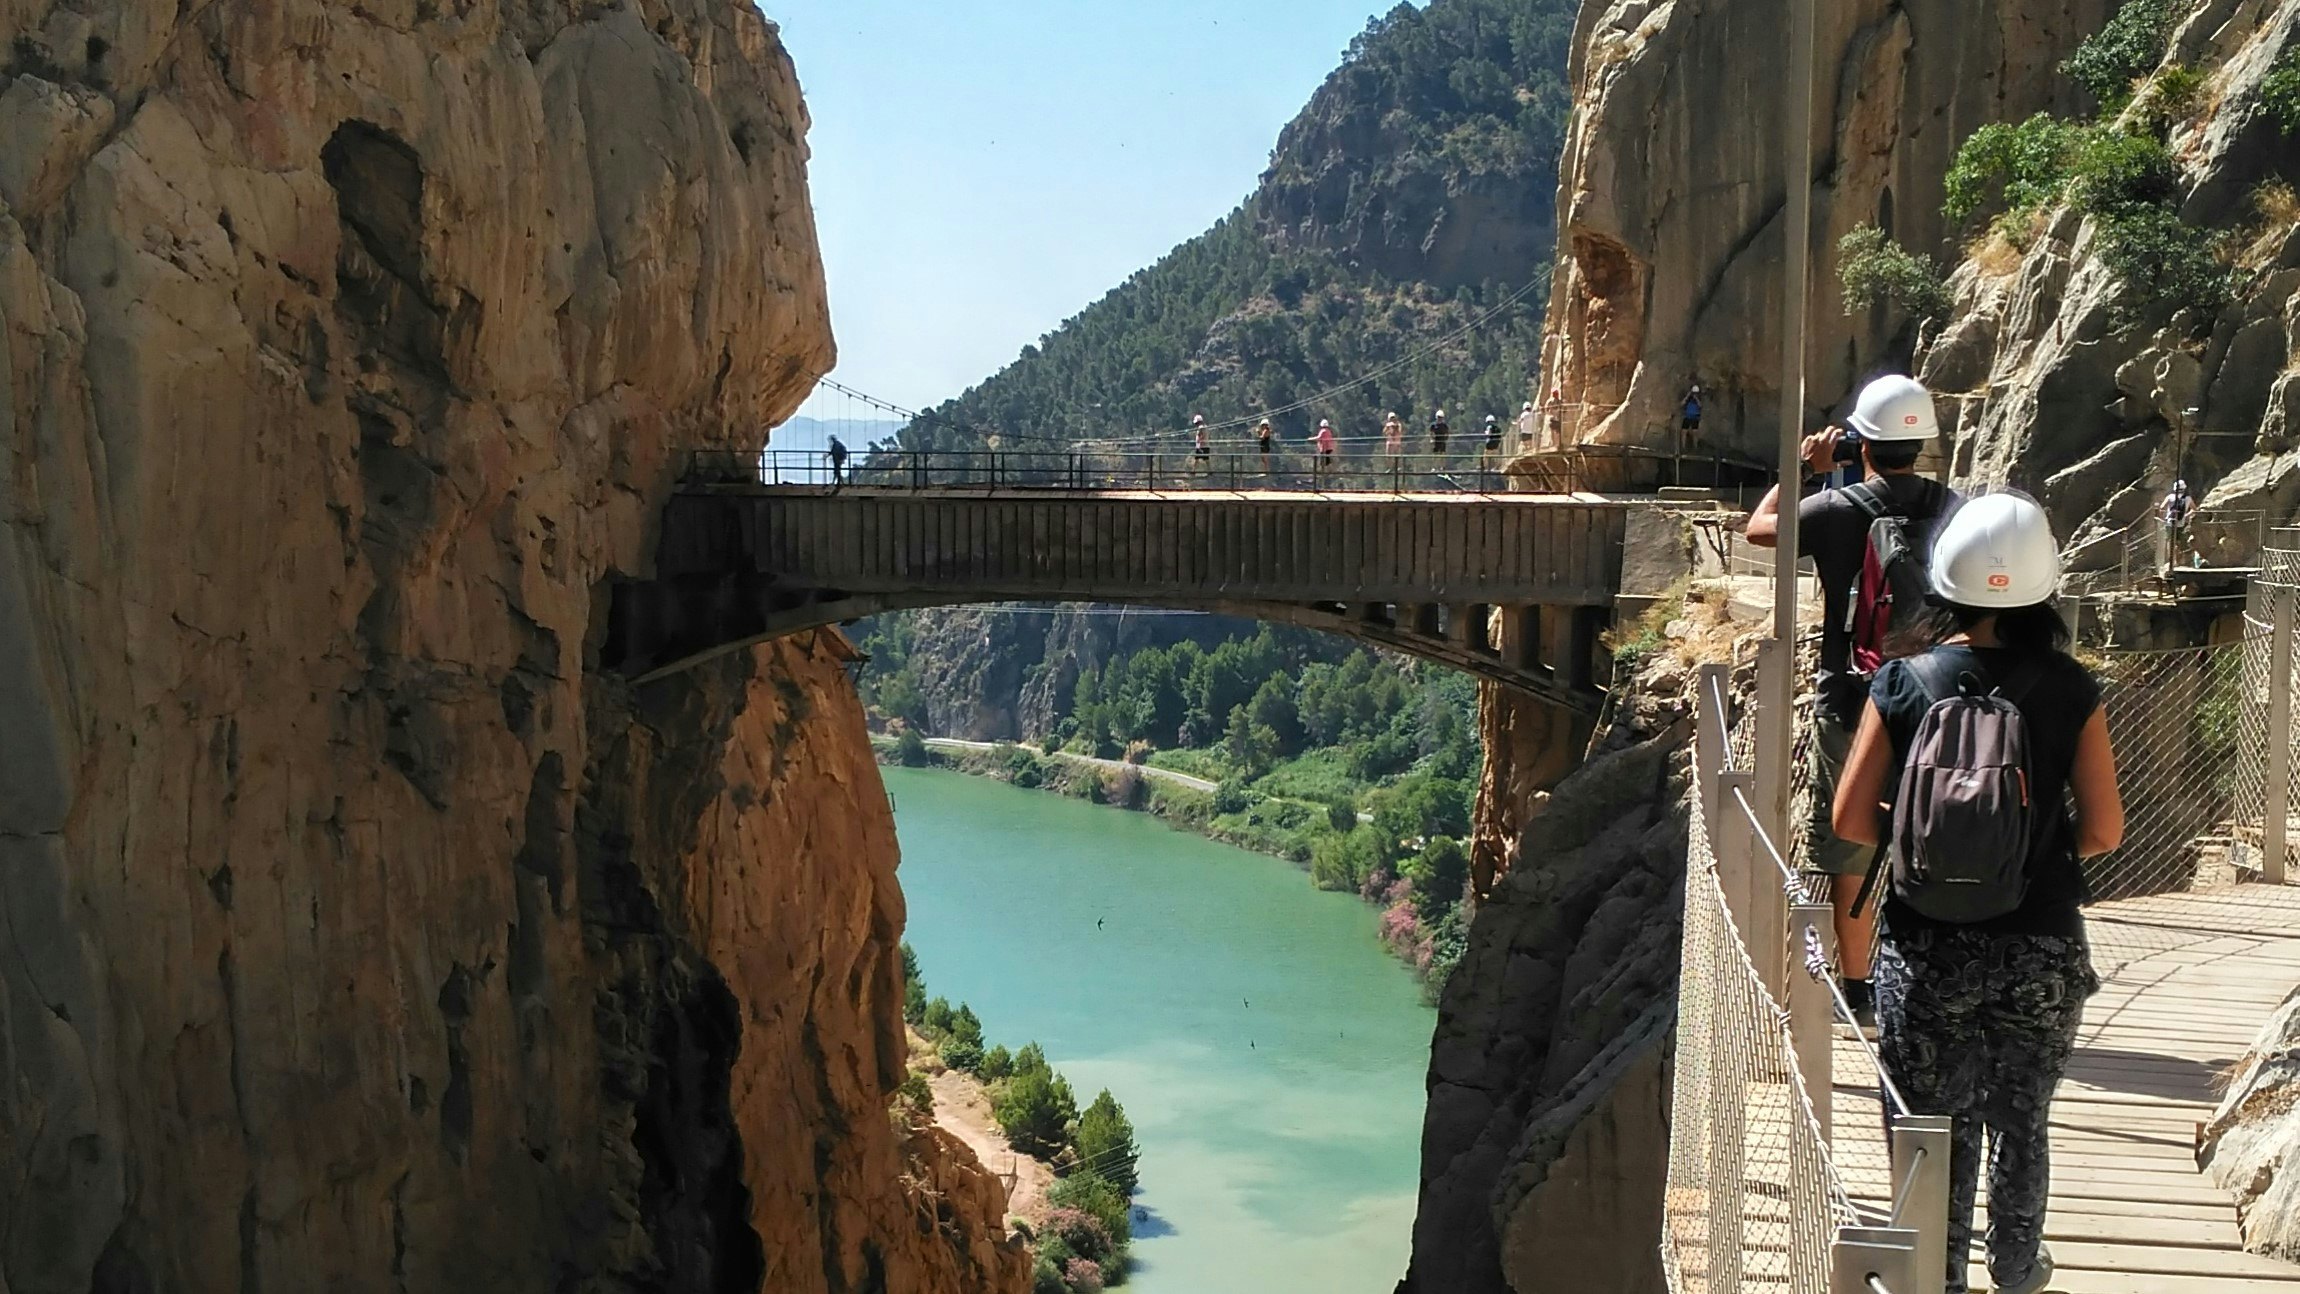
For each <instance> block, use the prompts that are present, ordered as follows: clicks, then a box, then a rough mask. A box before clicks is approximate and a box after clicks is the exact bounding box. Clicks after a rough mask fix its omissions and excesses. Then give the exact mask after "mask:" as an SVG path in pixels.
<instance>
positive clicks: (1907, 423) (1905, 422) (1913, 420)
mask: <svg viewBox="0 0 2300 1294" xmlns="http://www.w3.org/2000/svg"><path fill="white" fill-rule="evenodd" d="M1901 425H1902V426H1904V427H1914V426H1916V425H1917V415H1915V414H1913V413H1912V414H1909V415H1908V416H1906V417H1904V418H1902V419H1901Z"/></svg>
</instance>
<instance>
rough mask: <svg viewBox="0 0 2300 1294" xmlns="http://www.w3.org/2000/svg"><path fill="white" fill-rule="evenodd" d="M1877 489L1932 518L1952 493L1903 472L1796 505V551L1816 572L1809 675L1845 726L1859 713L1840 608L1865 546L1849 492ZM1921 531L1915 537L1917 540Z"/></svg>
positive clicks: (1857, 576)
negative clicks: (1817, 634) (1817, 638)
mask: <svg viewBox="0 0 2300 1294" xmlns="http://www.w3.org/2000/svg"><path fill="white" fill-rule="evenodd" d="M1872 484H1873V485H1874V486H1875V487H1877V488H1882V489H1883V490H1884V491H1885V494H1886V496H1887V497H1888V498H1889V499H1891V501H1892V504H1893V507H1892V511H1893V512H1894V513H1895V514H1897V515H1900V516H1906V517H1925V518H1931V517H1937V516H1939V515H1941V514H1942V513H1944V512H1946V511H1948V508H1949V505H1950V504H1951V503H1952V502H1954V501H1955V499H1956V495H1955V494H1954V493H1952V492H1951V491H1950V490H1949V489H1948V488H1947V487H1945V486H1943V485H1941V483H1940V482H1938V481H1933V480H1929V479H1927V478H1925V477H1922V476H1918V475H1916V474H1914V473H1909V472H1896V473H1894V474H1893V475H1891V476H1879V477H1876V478H1874V480H1873V482H1870V481H1864V482H1862V483H1860V484H1858V485H1848V486H1846V487H1844V488H1843V489H1836V490H1823V491H1821V492H1820V493H1818V494H1811V495H1807V496H1806V497H1805V498H1804V499H1803V500H1802V501H1800V502H1799V503H1798V504H1797V555H1798V556H1799V557H1810V558H1812V559H1813V566H1814V569H1815V570H1817V571H1818V572H1819V573H1820V577H1821V669H1820V674H1819V676H1818V677H1817V679H1816V680H1815V681H1816V683H1817V685H1818V690H1819V692H1820V696H1821V700H1822V702H1823V703H1824V704H1826V705H1828V706H1829V707H1830V709H1831V710H1833V711H1834V712H1835V713H1836V715H1837V717H1838V718H1839V719H1840V720H1842V721H1843V722H1844V724H1845V726H1846V727H1848V728H1850V727H1852V726H1853V725H1854V724H1855V723H1856V722H1857V721H1858V720H1859V719H1860V716H1861V702H1862V701H1863V700H1864V699H1866V698H1865V697H1864V695H1863V689H1862V687H1861V681H1860V679H1859V678H1858V677H1856V676H1855V675H1854V674H1853V628H1852V625H1851V624H1850V623H1848V621H1849V619H1850V617H1849V616H1847V615H1846V610H1847V608H1848V606H1849V605H1850V604H1851V602H1852V600H1853V589H1854V586H1855V585H1857V584H1858V583H1860V580H1861V558H1862V556H1863V555H1864V554H1866V553H1867V552H1868V550H1869V523H1870V518H1869V514H1868V513H1866V512H1863V511H1862V510H1861V505H1860V504H1858V503H1856V502H1854V500H1853V498H1852V494H1853V491H1855V490H1867V489H1870V488H1872ZM1921 538H1922V537H1921V536H1920V537H1919V539H1920V541H1921Z"/></svg>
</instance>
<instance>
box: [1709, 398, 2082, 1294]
mask: <svg viewBox="0 0 2300 1294" xmlns="http://www.w3.org/2000/svg"><path fill="white" fill-rule="evenodd" d="M1690 416H1694V417H1697V416H1698V415H1697V414H1691V415H1690ZM1938 432H1939V424H1938V420H1937V416H1936V413H1935V410H1934V407H1933V401H1932V397H1931V395H1930V394H1929V393H1928V392H1927V391H1926V390H1925V389H1924V387H1922V386H1921V385H1919V384H1918V383H1917V382H1915V381H1913V380H1911V379H1909V378H1906V377H1887V378H1882V379H1880V380H1878V381H1876V382H1874V383H1872V384H1870V385H1869V386H1868V387H1867V388H1865V389H1864V390H1863V391H1862V392H1861V393H1860V395H1859V397H1858V400H1857V402H1856V406H1855V408H1854V410H1853V412H1852V414H1851V415H1850V416H1849V417H1848V418H1846V419H1845V422H1844V425H1843V426H1842V427H1841V428H1840V427H1830V428H1826V429H1824V430H1822V431H1819V432H1817V433H1814V434H1813V435H1811V436H1808V437H1807V438H1806V439H1805V441H1804V444H1803V451H1804V452H1803V458H1804V465H1805V470H1806V472H1807V480H1808V481H1810V480H1812V479H1813V478H1817V477H1822V476H1826V475H1827V474H1829V473H1831V472H1833V471H1836V470H1839V469H1842V468H1844V467H1847V466H1850V465H1854V464H1857V465H1858V466H1859V467H1860V468H1861V469H1863V472H1864V476H1863V479H1861V480H1859V481H1858V482H1857V483H1855V484H1852V485H1849V486H1843V487H1839V488H1827V489H1819V490H1816V491H1813V492H1811V493H1807V492H1806V489H1805V485H1806V482H1784V483H1783V484H1782V485H1780V486H1777V487H1775V489H1774V490H1773V491H1772V492H1771V493H1769V494H1767V495H1766V496H1765V498H1764V499H1763V500H1762V501H1761V502H1760V503H1759V504H1758V506H1757V509H1756V511H1755V512H1754V513H1753V514H1752V515H1751V517H1750V520H1749V528H1748V537H1749V540H1750V542H1751V543H1753V544H1756V545H1759V546H1761V547H1774V546H1776V545H1777V544H1778V542H1779V539H1780V522H1781V509H1782V508H1783V507H1784V506H1788V505H1785V504H1784V503H1783V502H1782V500H1783V497H1784V494H1786V496H1787V497H1788V498H1789V499H1791V500H1792V501H1793V502H1794V506H1795V507H1796V509H1797V528H1796V533H1797V549H1798V552H1799V553H1800V554H1801V555H1803V556H1807V557H1810V558H1812V559H1813V562H1814V565H1815V566H1816V567H1817V568H1818V571H1819V575H1820V584H1821V590H1822V598H1823V611H1824V616H1825V619H1824V622H1823V629H1822V638H1821V653H1820V665H1819V672H1818V677H1817V678H1816V680H1815V683H1816V692H1817V700H1816V704H1815V706H1814V709H1813V719H1812V724H1813V734H1812V735H1813V745H1812V750H1813V758H1812V760H1811V762H1810V768H1809V777H1810V781H1811V791H1812V810H1811V813H1810V815H1809V818H1808V820H1807V821H1806V822H1805V823H1804V824H1803V830H1804V831H1805V834H1806V837H1807V839H1806V844H1807V848H1808V860H1809V861H1808V865H1809V866H1810V867H1811V868H1812V869H1813V870H1815V871H1818V872H1822V873H1825V874H1827V875H1828V876H1829V878H1830V899H1831V904H1832V906H1833V907H1834V909H1835V927H1836V943H1837V957H1838V963H1837V965H1838V970H1839V972H1840V974H1841V991H1842V995H1843V997H1844V999H1845V1001H1846V1003H1847V1005H1848V1007H1849V1008H1850V1009H1851V1010H1852V1011H1853V1012H1854V1013H1855V1015H1856V1017H1857V1020H1858V1022H1859V1024H1860V1026H1861V1027H1864V1028H1873V1029H1874V1030H1875V1032H1876V1035H1877V1043H1878V1047H1877V1050H1878V1055H1879V1058H1880V1060H1881V1063H1882V1064H1883V1066H1884V1069H1885V1072H1886V1074H1887V1076H1888V1077H1890V1079H1891V1080H1892V1083H1893V1085H1894V1087H1895V1088H1896V1089H1897V1090H1898V1091H1899V1093H1900V1094H1901V1097H1902V1099H1903V1100H1904V1101H1905V1102H1906V1104H1907V1107H1908V1110H1909V1112H1910V1113H1912V1114H1917V1115H1948V1116H1950V1117H1951V1118H1952V1119H1953V1121H1954V1129H1955V1132H1954V1137H1953V1141H1952V1148H1951V1153H1950V1165H1949V1167H1950V1182H1951V1198H1950V1203H1949V1220H1948V1244H1949V1252H1948V1268H1947V1271H1948V1286H1947V1288H1948V1289H1949V1290H1950V1291H1951V1292H1952V1294H1962V1291H1964V1290H1965V1289H1966V1262H1967V1255H1968V1253H1969V1251H1970V1246H1971V1243H1972V1238H1973V1219H1972V1215H1973V1203H1974V1197H1975V1191H1976V1187H1977V1183H1978V1181H1979V1175H1980V1170H1981V1165H1982V1162H1983V1134H1984V1132H1985V1133H1986V1136H1987V1139H1988V1141H1989V1142H1990V1143H1992V1145H1993V1149H1992V1150H1991V1151H1990V1153H1989V1154H1988V1157H1987V1164H1988V1170H1989V1225H1988V1230H1987V1250H1988V1255H1987V1257H1988V1268H1989V1272H1990V1275H1991V1278H1992V1283H1993V1285H1994V1288H1995V1289H1997V1290H1998V1291H2000V1292H2002V1294H2034V1292H2035V1291H2039V1290H2042V1289H2044V1288H2045V1286H2046V1283H2047V1282H2048V1281H2049V1280H2050V1278H2051V1276H2052V1271H2053V1264H2052V1257H2051V1254H2050V1253H2049V1252H2048V1251H2047V1250H2046V1249H2045V1248H2044V1246H2043V1242H2042V1238H2043V1231H2044V1221H2045V1208H2046V1200H2047V1196H2048V1194H2049V1190H2048V1187H2049V1157H2048V1149H2047V1132H2046V1122H2047V1118H2048V1111H2049V1107H2050V1103H2051V1100H2052V1096H2053V1091H2054V1089H2055V1088H2056V1087H2057V1086H2058V1085H2059V1083H2060V1079H2061V1075H2062V1073H2063V1072H2064V1071H2065V1070H2066V1069H2067V1066H2068V1062H2069V1057H2070V1054H2071V1051H2072V1050H2073V1048H2074V1046H2075V1043H2076V1036H2077V1029H2078V1026H2079V1024H2080V1023H2081V1021H2082V1019H2083V1014H2084V1003H2085V999H2086V998H2088V997H2090V996H2091V995H2092V994H2093V992H2094V991H2096V990H2097V989H2098V988H2099V984H2100V981H2099V979H2098V978H2097V976H2096V975H2095V974H2094V971H2093V966H2092V961H2091V955H2090V950H2089V947H2088V945H2087V943H2086V939H2085V927H2084V919H2083V916H2082V915H2081V912H2080V906H2081V905H2082V904H2084V903H2085V902H2087V901H2088V899H2089V893H2088V889H2087V885H2086V880H2085V874H2084V862H2085V860H2087V859H2091V858H2094V857H2097V856H2099V855H2101V854H2105V853H2107V852H2109V851H2111V850H2113V849H2115V848H2116V847H2117V846H2118V844H2119V843H2121V841H2122V839H2123V833H2124V810H2123V804H2122V801H2121V800H2120V799H2119V796H2118V793H2117V786H2116V760H2115V756H2114V753H2113V752H2112V751H2111V749H2110V745H2109V734H2108V724H2107V720H2106V718H2105V716H2104V714H2103V711H2102V710H2101V706H2100V700H2101V688H2100V684H2099V682H2098V681H2097V680H2096V679H2095V678H2094V677H2093V676H2092V675H2091V674H2090V673H2089V672H2088V671H2087V670H2086V669H2085V667H2084V666H2083V665H2081V664H2080V663H2078V661H2077V660H2076V659H2075V658H2074V657H2073V656H2071V655H2070V654H2069V651H2068V648H2069V645H2070V635H2069V629H2068V627H2067V625H2066V624H2065V623H2063V621H2062V619H2061V617H2060V614H2059V612H2058V611H2057V610H2056V609H2055V606H2054V597H2055V593H2056V591H2057V589H2058V586H2059V583H2060V573H2061V556H2060V548H2059V544H2058V542H2057V541H2056V540H2055V538H2054V536H2053V533H2052V528H2051V526H2050V524H2049V523H2048V521H2047V519H2046V516H2045V513H2044V510H2043V509H2042V508H2041V507H2039V506H2038V505H2037V503H2036V501H2035V500H2033V499H2030V498H2028V497H2027V496H2025V495H2022V494H2020V493H2017V492H2012V491H2000V492H1992V493H1986V494H1980V495H1977V496H1976V497H1972V498H1963V497H1960V496H1959V495H1958V494H1957V493H1956V492H1955V491H1952V490H1950V489H1948V488H1946V487H1945V486H1943V485H1941V484H1939V483H1938V482H1935V481H1933V480H1930V479H1927V478H1925V477H1923V476H1921V475H1919V474H1918V472H1917V470H1916V469H1917V460H1918V457H1919V455H1920V454H1921V453H1922V451H1923V450H1924V447H1925V445H1926V443H1927V442H1928V441H1930V440H1932V439H1933V438H1934V437H1935V436H1936V435H1937V434H1938ZM1887 1118H1888V1121H1889V1120H1890V1118H1891V1107H1890V1106H1889V1105H1888V1108H1887Z"/></svg>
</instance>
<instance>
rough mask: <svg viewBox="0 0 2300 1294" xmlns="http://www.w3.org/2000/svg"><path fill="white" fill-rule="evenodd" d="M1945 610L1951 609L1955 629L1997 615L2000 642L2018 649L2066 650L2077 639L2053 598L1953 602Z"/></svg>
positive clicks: (2022, 650) (2041, 651)
mask: <svg viewBox="0 0 2300 1294" xmlns="http://www.w3.org/2000/svg"><path fill="white" fill-rule="evenodd" d="M1942 610H1943V611H1945V612H1947V613H1948V619H1949V624H1950V625H1951V626H1953V629H1952V630H1951V632H1955V633H1964V632H1967V631H1969V630H1971V629H1972V627H1973V626H1974V625H1977V624H1979V623H1980V622H1981V621H1983V620H1986V619H1988V618H1989V617H1990V616H1995V617H1996V621H1997V642H1998V643H1999V644H2000V645H2002V646H2005V647H2009V648H2011V649H2012V650H2014V651H2017V652H2034V653H2038V654H2051V653H2055V652H2065V651H2067V650H2068V646H2069V643H2070V642H2072V641H2073V640H2074V637H2073V635H2071V634H2070V633H2069V631H2068V622H2067V621H2065V620H2063V619H2061V618H2060V611H2059V610H2058V609H2057V608H2055V607H2054V606H2053V604H2052V603H2050V602H2039V603H2036V604H2035V605H2033V606H2025V607H1968V606H1963V605H1960V604H1958V603H1954V602H1949V603H1944V604H1943V605H1942ZM1943 636H1944V637H1946V636H1947V635H1946V634H1944V635H1943Z"/></svg>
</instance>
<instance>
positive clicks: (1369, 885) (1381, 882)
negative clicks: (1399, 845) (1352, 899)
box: [1358, 863, 1398, 903]
mask: <svg viewBox="0 0 2300 1294" xmlns="http://www.w3.org/2000/svg"><path fill="white" fill-rule="evenodd" d="M1397 879H1398V874H1397V873H1396V872H1393V871H1391V870H1390V865H1389V864H1388V863H1376V864H1374V870H1372V871H1370V872H1367V873H1366V879H1365V880H1363V881H1361V882H1359V884H1358V897H1359V898H1361V899H1364V900H1365V901H1366V902H1368V903H1373V902H1376V901H1377V900H1378V901H1382V902H1385V903H1386V902H1387V901H1388V899H1387V895H1388V894H1389V891H1390V886H1391V885H1393V884H1395V883H1396V882H1397Z"/></svg>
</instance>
